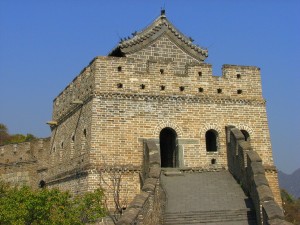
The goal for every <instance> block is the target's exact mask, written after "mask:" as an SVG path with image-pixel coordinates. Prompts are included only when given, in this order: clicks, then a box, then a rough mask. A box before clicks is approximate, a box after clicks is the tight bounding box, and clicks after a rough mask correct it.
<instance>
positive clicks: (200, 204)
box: [161, 169, 256, 225]
mask: <svg viewBox="0 0 300 225" xmlns="http://www.w3.org/2000/svg"><path fill="white" fill-rule="evenodd" d="M161 183H162V186H163V188H164V190H165V192H166V207H165V211H164V215H163V224H164V225H187V224H201V225H203V224H206V225H255V224H256V217H255V211H254V209H253V206H252V202H251V200H250V199H249V198H248V197H247V196H246V195H245V194H244V192H243V190H242V188H241V187H240V185H239V184H238V183H237V182H236V180H235V179H234V178H233V177H232V175H231V174H230V173H229V172H228V171H219V172H202V173H180V171H176V170H174V169H173V170H167V169H165V171H164V173H163V174H162V175H161Z"/></svg>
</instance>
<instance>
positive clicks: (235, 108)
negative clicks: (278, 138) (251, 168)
mask: <svg viewBox="0 0 300 225" xmlns="http://www.w3.org/2000/svg"><path fill="white" fill-rule="evenodd" d="M207 57H208V51H207V50H206V49H203V48H201V47H199V46H197V45H195V44H194V43H193V40H192V39H191V38H188V37H186V36H185V35H184V34H182V33H181V32H180V31H179V30H178V29H177V28H176V27H175V26H173V24H172V23H171V22H170V21H169V20H168V19H167V17H166V15H165V13H164V11H162V13H161V15H160V16H158V18H157V19H155V20H154V22H153V23H152V24H151V25H149V26H148V27H146V28H145V29H143V30H142V31H140V32H135V33H133V35H132V37H130V38H128V39H124V40H121V41H120V43H119V44H118V45H117V47H115V48H114V49H113V50H112V51H111V52H110V53H109V55H108V56H98V57H95V58H94V59H93V60H92V61H91V62H90V64H89V65H88V66H87V67H86V68H84V69H83V70H82V71H81V73H80V74H79V75H78V76H76V77H75V79H74V80H73V81H72V82H71V83H70V84H69V85H68V86H67V87H66V88H65V89H64V90H63V91H62V92H61V93H60V94H59V95H58V96H57V97H56V98H55V99H54V101H53V118H52V120H53V121H52V123H51V129H52V135H51V143H50V145H51V147H50V155H49V161H50V162H49V169H48V172H47V175H46V177H45V178H44V180H45V181H46V184H47V185H48V186H53V187H56V186H57V187H60V188H62V189H68V190H72V191H73V192H75V193H78V192H84V191H89V190H93V189H95V188H97V187H98V186H99V183H101V182H102V183H103V182H104V183H105V182H108V180H109V177H110V176H113V174H115V173H122V174H123V178H122V183H121V185H122V188H123V189H124V191H123V192H122V195H123V196H125V195H126V196H127V197H128V200H129V201H130V200H131V199H132V198H133V197H134V196H135V195H136V194H137V193H139V192H140V188H141V187H140V186H141V179H140V178H141V177H140V176H141V174H142V172H143V168H144V157H145V154H144V143H145V140H149V139H151V140H153V141H155V143H156V144H157V146H158V147H159V148H160V158H161V166H162V167H177V168H182V169H189V168H190V169H191V168H193V169H195V168H196V169H203V170H216V169H225V170H226V169H228V158H227V151H226V149H227V148H226V143H227V142H226V130H225V128H226V127H227V126H232V125H233V126H235V127H236V128H238V129H239V130H241V131H242V133H243V134H244V137H245V140H246V141H248V142H250V144H251V147H252V148H253V149H254V150H255V151H256V152H257V153H258V154H259V156H260V157H261V158H262V161H263V165H264V166H265V168H268V169H267V170H266V177H267V178H268V180H269V182H270V186H271V189H272V190H273V193H274V194H275V196H276V198H277V200H278V201H280V200H279V199H280V197H279V189H278V181H277V172H276V169H275V167H274V163H273V157H272V149H271V143H270V135H269V128H268V122H267V115H266V107H265V100H264V98H263V97H262V88H261V77H260V69H259V68H258V67H255V66H238V65H224V66H223V68H222V76H213V75H212V66H211V65H210V64H208V63H206V62H205V59H206V58H207ZM125 189H126V191H125Z"/></svg>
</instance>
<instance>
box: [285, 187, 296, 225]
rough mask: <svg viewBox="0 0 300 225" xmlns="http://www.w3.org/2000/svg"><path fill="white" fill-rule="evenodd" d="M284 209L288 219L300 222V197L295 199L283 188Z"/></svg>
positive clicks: (294, 222)
mask: <svg viewBox="0 0 300 225" xmlns="http://www.w3.org/2000/svg"><path fill="white" fill-rule="evenodd" d="M281 198H282V202H283V209H284V214H285V218H286V220H287V221H289V222H291V223H293V224H298V225H299V224H300V198H298V199H295V198H294V197H293V196H291V195H290V194H289V193H288V192H287V191H286V190H283V189H282V190H281Z"/></svg>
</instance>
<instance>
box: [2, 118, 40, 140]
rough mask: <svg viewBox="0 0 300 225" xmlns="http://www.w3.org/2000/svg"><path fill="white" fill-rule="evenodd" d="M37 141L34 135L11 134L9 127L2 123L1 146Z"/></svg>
mask: <svg viewBox="0 0 300 225" xmlns="http://www.w3.org/2000/svg"><path fill="white" fill-rule="evenodd" d="M35 139H36V137H35V136H34V135H33V134H26V135H23V134H9V133H8V129H7V126H6V125H5V124H2V123H0V145H5V144H16V143H22V142H25V141H32V140H35Z"/></svg>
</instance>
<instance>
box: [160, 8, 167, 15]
mask: <svg viewBox="0 0 300 225" xmlns="http://www.w3.org/2000/svg"><path fill="white" fill-rule="evenodd" d="M160 15H161V16H165V15H166V10H165V8H161V10H160Z"/></svg>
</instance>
